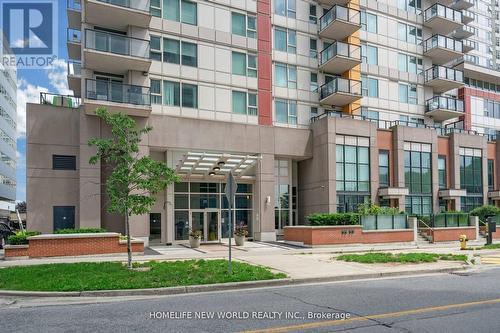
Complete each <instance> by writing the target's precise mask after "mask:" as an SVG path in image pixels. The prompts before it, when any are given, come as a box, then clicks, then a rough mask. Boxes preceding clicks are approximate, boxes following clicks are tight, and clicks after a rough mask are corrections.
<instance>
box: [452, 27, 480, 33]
mask: <svg viewBox="0 0 500 333" xmlns="http://www.w3.org/2000/svg"><path fill="white" fill-rule="evenodd" d="M455 32H468V33H470V34H472V35H475V34H476V28H474V27H473V26H471V25H462V26H461V27H460V28H458V29H457V30H455Z"/></svg>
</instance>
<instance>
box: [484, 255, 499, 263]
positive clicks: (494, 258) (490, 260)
mask: <svg viewBox="0 0 500 333" xmlns="http://www.w3.org/2000/svg"><path fill="white" fill-rule="evenodd" d="M481 263H482V264H486V265H500V257H498V256H488V257H481Z"/></svg>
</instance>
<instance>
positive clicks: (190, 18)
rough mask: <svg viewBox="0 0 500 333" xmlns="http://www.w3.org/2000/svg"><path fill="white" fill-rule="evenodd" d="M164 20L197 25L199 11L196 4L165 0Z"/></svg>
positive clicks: (184, 0)
mask: <svg viewBox="0 0 500 333" xmlns="http://www.w3.org/2000/svg"><path fill="white" fill-rule="evenodd" d="M163 18H164V19H167V20H171V21H177V22H182V23H187V24H192V25H197V23H198V10H197V5H196V2H191V1H186V0H163Z"/></svg>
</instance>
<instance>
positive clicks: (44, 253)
mask: <svg viewBox="0 0 500 333" xmlns="http://www.w3.org/2000/svg"><path fill="white" fill-rule="evenodd" d="M28 242H29V244H28V245H24V247H25V248H23V251H21V250H20V249H19V250H16V249H15V248H14V246H9V245H8V246H6V250H5V257H6V258H10V257H19V256H23V257H29V258H42V257H64V256H82V255H99V254H114V253H127V242H126V241H121V240H120V235H119V234H117V233H111V232H109V233H95V234H48V235H39V236H33V237H29V238H28ZM132 252H134V253H139V254H144V242H143V241H142V240H135V239H134V240H132Z"/></svg>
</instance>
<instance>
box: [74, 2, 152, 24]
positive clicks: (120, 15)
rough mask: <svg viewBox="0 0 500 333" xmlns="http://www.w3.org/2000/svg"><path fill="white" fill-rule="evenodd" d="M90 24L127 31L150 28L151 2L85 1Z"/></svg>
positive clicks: (87, 20)
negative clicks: (130, 27)
mask: <svg viewBox="0 0 500 333" xmlns="http://www.w3.org/2000/svg"><path fill="white" fill-rule="evenodd" d="M83 1H85V21H86V23H89V24H94V25H101V26H106V27H109V28H113V29H118V30H125V29H126V28H127V27H128V26H137V27H141V28H145V29H147V28H149V23H150V22H151V14H150V13H149V7H150V4H149V3H150V0H83Z"/></svg>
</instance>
